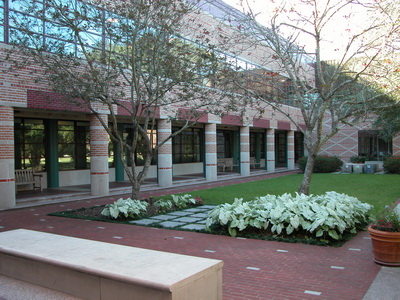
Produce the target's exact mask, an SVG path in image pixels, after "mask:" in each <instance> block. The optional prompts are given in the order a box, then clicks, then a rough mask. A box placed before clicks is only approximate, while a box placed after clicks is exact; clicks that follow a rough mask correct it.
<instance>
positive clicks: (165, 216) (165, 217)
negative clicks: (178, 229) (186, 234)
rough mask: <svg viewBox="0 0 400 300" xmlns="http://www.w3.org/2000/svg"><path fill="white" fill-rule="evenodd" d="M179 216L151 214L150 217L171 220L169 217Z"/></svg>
mask: <svg viewBox="0 0 400 300" xmlns="http://www.w3.org/2000/svg"><path fill="white" fill-rule="evenodd" d="M178 217H179V216H174V215H158V216H153V217H151V218H150V219H157V220H164V221H166V220H171V219H175V218H178Z"/></svg>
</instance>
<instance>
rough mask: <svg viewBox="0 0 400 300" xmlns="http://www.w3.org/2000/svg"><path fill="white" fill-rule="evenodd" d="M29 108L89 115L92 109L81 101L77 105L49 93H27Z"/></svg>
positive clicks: (29, 91) (30, 91)
mask: <svg viewBox="0 0 400 300" xmlns="http://www.w3.org/2000/svg"><path fill="white" fill-rule="evenodd" d="M27 99H28V108H39V109H43V108H45V109H50V110H59V111H73V112H84V113H89V112H90V109H89V108H88V107H87V105H86V104H85V103H84V102H83V101H81V102H79V103H77V104H75V103H72V102H70V101H69V100H68V99H66V97H65V96H63V95H61V94H58V93H54V92H47V91H35V90H28V91H27Z"/></svg>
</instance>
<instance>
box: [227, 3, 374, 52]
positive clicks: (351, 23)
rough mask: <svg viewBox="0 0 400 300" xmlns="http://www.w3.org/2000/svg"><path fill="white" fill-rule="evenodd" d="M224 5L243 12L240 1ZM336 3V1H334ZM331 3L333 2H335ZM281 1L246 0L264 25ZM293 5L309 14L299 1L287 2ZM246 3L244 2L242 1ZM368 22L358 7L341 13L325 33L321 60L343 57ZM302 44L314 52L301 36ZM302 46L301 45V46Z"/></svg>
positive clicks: (307, 39) (309, 41)
mask: <svg viewBox="0 0 400 300" xmlns="http://www.w3.org/2000/svg"><path fill="white" fill-rule="evenodd" d="M223 1H224V2H225V3H227V4H229V5H231V6H233V7H235V8H236V9H238V10H240V11H243V6H241V5H240V3H241V1H240V0H223ZM326 1H328V0H319V2H318V3H319V4H321V5H323V4H324V3H325V2H326ZM335 1H337V0H335ZM335 1H333V2H335ZM282 2H283V0H248V3H249V4H250V5H251V9H252V11H253V12H256V13H259V16H258V18H257V20H258V21H259V22H260V23H262V24H264V25H265V24H266V20H268V15H271V14H272V12H273V10H274V5H275V6H278V5H280V4H281V3H282ZM286 2H291V3H293V4H294V5H295V7H296V9H298V10H302V9H305V10H304V11H305V12H306V13H310V9H309V7H305V8H302V6H301V5H300V3H301V2H300V1H299V0H287V1H286ZM243 3H246V1H243ZM367 22H368V13H367V12H366V10H365V9H362V7H360V6H352V7H349V8H348V9H346V11H343V12H341V13H340V14H339V15H338V16H337V18H336V19H334V20H332V21H331V22H330V24H329V26H328V27H327V28H326V31H325V33H326V34H325V35H323V36H324V38H325V42H324V43H323V45H322V46H323V49H322V58H323V59H338V58H340V57H341V56H343V51H344V50H343V49H344V48H345V46H346V44H347V41H348V40H349V38H350V36H352V35H353V34H355V33H357V32H359V30H360V28H361V27H362V26H364V25H365V24H366V23H367ZM302 42H303V43H304V46H305V49H306V50H307V51H309V52H314V51H313V50H314V49H313V48H315V47H314V46H313V40H312V39H309V38H307V37H306V36H303V38H302ZM301 46H303V45H301Z"/></svg>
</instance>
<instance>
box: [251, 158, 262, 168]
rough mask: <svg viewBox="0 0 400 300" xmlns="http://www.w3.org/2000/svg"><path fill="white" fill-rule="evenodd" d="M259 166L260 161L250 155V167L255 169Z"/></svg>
mask: <svg viewBox="0 0 400 300" xmlns="http://www.w3.org/2000/svg"><path fill="white" fill-rule="evenodd" d="M259 167H260V163H259V162H257V160H256V158H255V157H250V169H256V168H259Z"/></svg>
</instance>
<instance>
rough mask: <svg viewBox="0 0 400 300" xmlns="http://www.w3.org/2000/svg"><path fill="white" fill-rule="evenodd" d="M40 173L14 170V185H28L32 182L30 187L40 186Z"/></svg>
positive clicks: (38, 187)
mask: <svg viewBox="0 0 400 300" xmlns="http://www.w3.org/2000/svg"><path fill="white" fill-rule="evenodd" d="M42 176H43V175H42V174H37V173H35V172H34V171H33V170H28V169H24V170H15V185H16V186H18V185H30V184H32V189H33V190H35V189H40V190H41V191H42V190H43V188H42Z"/></svg>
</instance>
